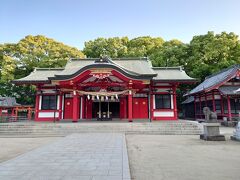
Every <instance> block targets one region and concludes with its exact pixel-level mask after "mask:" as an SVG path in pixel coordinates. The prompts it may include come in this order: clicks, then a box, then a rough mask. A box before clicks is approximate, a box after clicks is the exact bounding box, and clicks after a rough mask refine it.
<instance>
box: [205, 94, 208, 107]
mask: <svg viewBox="0 0 240 180" xmlns="http://www.w3.org/2000/svg"><path fill="white" fill-rule="evenodd" d="M205 106H206V107H207V106H208V105H207V94H206V93H205Z"/></svg>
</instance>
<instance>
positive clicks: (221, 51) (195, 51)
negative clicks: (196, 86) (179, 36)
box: [186, 32, 240, 80]
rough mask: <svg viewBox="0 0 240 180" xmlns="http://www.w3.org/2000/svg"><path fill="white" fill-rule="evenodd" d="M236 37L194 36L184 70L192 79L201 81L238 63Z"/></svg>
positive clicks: (209, 34)
mask: <svg viewBox="0 0 240 180" xmlns="http://www.w3.org/2000/svg"><path fill="white" fill-rule="evenodd" d="M239 47H240V46H239V40H238V36H237V35H236V34H234V33H226V32H222V33H221V34H216V35H215V34H214V33H213V32H208V33H207V34H205V35H199V36H194V37H193V39H192V41H191V42H190V44H189V52H188V57H187V59H186V62H187V63H188V64H187V66H186V68H187V71H188V72H189V74H190V75H191V76H193V77H196V78H200V79H201V80H203V79H204V78H205V77H206V76H208V75H210V74H212V73H214V72H217V71H220V70H221V69H223V68H227V67H229V66H231V65H233V64H239V63H240V56H239V53H240V48H239Z"/></svg>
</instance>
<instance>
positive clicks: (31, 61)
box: [0, 35, 84, 104]
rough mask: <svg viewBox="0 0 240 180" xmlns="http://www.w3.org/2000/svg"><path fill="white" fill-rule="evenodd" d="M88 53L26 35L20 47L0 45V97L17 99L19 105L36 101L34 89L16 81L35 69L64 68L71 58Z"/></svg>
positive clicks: (45, 38)
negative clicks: (12, 81) (17, 84)
mask: <svg viewBox="0 0 240 180" xmlns="http://www.w3.org/2000/svg"><path fill="white" fill-rule="evenodd" d="M81 57H84V54H83V53H82V52H81V51H80V50H78V49H77V48H74V47H70V46H67V45H65V44H63V43H60V42H57V41H55V40H53V39H50V38H47V37H45V36H41V35H39V36H31V35H29V36H26V37H25V38H24V39H22V40H20V41H19V42H18V43H16V44H1V45H0V69H1V73H0V86H1V88H0V95H2V96H13V97H17V98H18V102H20V103H22V104H26V102H32V101H33V98H32V97H30V96H31V95H32V94H33V93H32V92H33V91H34V88H33V87H31V86H15V85H13V84H11V83H10V81H11V80H13V79H18V78H22V77H25V76H27V75H28V74H29V73H30V72H32V71H33V69H34V68H35V67H49V68H51V67H64V66H65V64H66V63H67V61H68V60H69V59H70V58H81Z"/></svg>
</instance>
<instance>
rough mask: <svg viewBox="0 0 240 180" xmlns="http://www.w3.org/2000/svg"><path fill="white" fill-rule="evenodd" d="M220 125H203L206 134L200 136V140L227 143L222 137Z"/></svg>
mask: <svg viewBox="0 0 240 180" xmlns="http://www.w3.org/2000/svg"><path fill="white" fill-rule="evenodd" d="M219 127H220V123H203V129H204V134H201V135H200V139H203V140H206V141H225V136H224V135H220V130H219Z"/></svg>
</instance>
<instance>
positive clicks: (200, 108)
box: [199, 94, 202, 118]
mask: <svg viewBox="0 0 240 180" xmlns="http://www.w3.org/2000/svg"><path fill="white" fill-rule="evenodd" d="M199 112H200V118H202V95H201V94H200V95H199Z"/></svg>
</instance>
